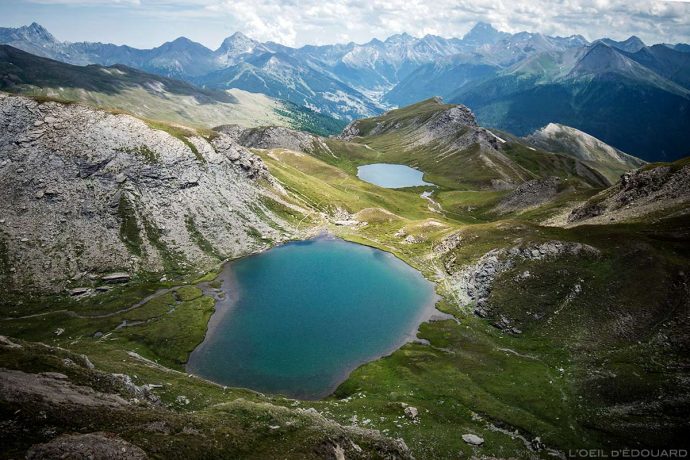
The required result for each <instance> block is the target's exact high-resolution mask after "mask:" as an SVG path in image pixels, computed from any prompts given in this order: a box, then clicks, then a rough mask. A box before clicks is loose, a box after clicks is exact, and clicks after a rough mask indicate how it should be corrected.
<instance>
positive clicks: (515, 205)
mask: <svg viewBox="0 0 690 460" xmlns="http://www.w3.org/2000/svg"><path fill="white" fill-rule="evenodd" d="M560 184H561V180H560V179H559V178H558V177H546V178H544V179H534V180H531V181H527V182H525V183H524V184H520V185H519V186H518V187H517V188H516V189H515V190H513V191H512V192H510V193H509V194H508V195H506V196H505V197H504V198H503V199H502V200H501V202H500V203H499V204H498V205H497V206H496V208H495V210H496V212H497V213H499V214H506V213H509V212H513V211H522V210H526V209H529V208H533V207H536V206H539V205H541V204H544V203H547V202H549V201H550V200H552V199H553V198H555V197H556V195H558V191H559V190H558V189H559V186H560Z"/></svg>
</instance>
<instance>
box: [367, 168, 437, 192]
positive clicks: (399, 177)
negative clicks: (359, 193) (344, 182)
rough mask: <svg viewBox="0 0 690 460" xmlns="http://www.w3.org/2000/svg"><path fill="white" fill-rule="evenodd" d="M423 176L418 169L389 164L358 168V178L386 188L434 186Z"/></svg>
mask: <svg viewBox="0 0 690 460" xmlns="http://www.w3.org/2000/svg"><path fill="white" fill-rule="evenodd" d="M423 176H424V173H423V172H422V171H419V170H418V169H414V168H410V167H409V166H405V165H396V164H389V163H375V164H371V165H364V166H359V167H358V168H357V177H359V178H360V179H362V180H363V181H366V182H369V183H370V184H374V185H378V186H379V187H385V188H402V187H414V186H417V185H434V184H430V183H428V182H424V180H422V177H423Z"/></svg>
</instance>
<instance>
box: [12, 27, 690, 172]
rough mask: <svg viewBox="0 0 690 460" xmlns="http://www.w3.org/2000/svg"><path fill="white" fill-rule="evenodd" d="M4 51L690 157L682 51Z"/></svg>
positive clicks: (22, 43)
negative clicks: (561, 133) (463, 111)
mask: <svg viewBox="0 0 690 460" xmlns="http://www.w3.org/2000/svg"><path fill="white" fill-rule="evenodd" d="M0 43H5V44H8V45H11V46H13V47H16V48H19V49H22V50H24V51H26V52H29V53H32V54H35V55H38V56H42V57H48V58H51V59H55V60H58V61H62V62H65V63H70V64H74V65H87V64H99V65H104V66H111V65H116V64H117V65H125V66H128V67H132V68H136V69H139V70H143V71H146V72H150V73H154V74H158V75H161V76H164V77H168V78H175V79H182V80H186V81H187V82H190V83H192V84H195V85H197V86H200V87H204V88H207V89H231V88H237V89H242V90H245V91H250V92H253V93H263V94H265V95H267V96H270V97H273V98H276V99H282V100H286V101H289V102H291V103H293V104H296V105H298V106H303V107H307V108H308V109H311V110H312V111H315V112H319V113H321V114H323V115H326V116H329V117H333V118H335V119H340V120H343V121H350V120H353V119H357V118H363V117H370V116H375V115H379V114H381V113H383V112H384V111H386V110H388V109H390V108H394V107H396V106H403V105H408V104H411V103H414V102H417V101H419V100H423V99H426V98H429V97H432V96H441V97H443V98H444V99H445V100H447V101H448V102H451V103H462V104H465V105H467V106H468V107H469V108H470V109H472V110H473V111H474V112H475V113H476V115H477V118H478V121H479V122H480V123H481V124H482V125H484V126H488V127H492V128H497V129H501V130H505V131H508V132H511V133H512V134H515V135H518V136H523V135H527V134H530V133H531V132H533V131H535V130H536V129H539V128H541V127H543V126H545V125H547V124H548V123H561V124H565V125H568V126H572V127H574V128H577V129H580V130H582V131H585V132H587V133H588V134H591V135H593V136H596V137H597V138H599V139H601V140H603V141H604V142H607V143H609V144H611V145H613V146H615V147H617V148H619V149H621V150H623V151H626V152H629V153H631V154H634V155H636V156H639V157H641V158H643V159H645V160H649V161H655V160H671V159H675V158H679V157H682V156H685V155H688V154H689V153H690V150H689V147H688V145H690V144H689V143H688V142H687V141H688V135H687V133H688V132H690V53H689V52H688V46H687V45H684V44H677V45H668V44H660V45H654V46H647V45H646V44H645V43H643V42H642V41H641V40H640V39H639V38H637V37H630V38H629V39H627V40H624V41H615V40H611V39H608V38H603V39H599V40H595V41H593V42H589V41H588V40H586V39H585V38H584V37H582V36H579V35H574V36H570V37H553V36H547V35H543V34H540V33H530V32H520V33H516V34H509V33H506V32H501V31H498V30H496V29H495V28H494V27H492V26H491V25H489V24H485V23H478V24H477V25H476V26H475V27H474V28H473V29H472V30H470V31H469V32H468V33H467V34H465V36H464V37H462V38H443V37H438V36H434V35H426V36H424V37H422V38H416V37H412V36H410V35H408V34H399V35H394V36H391V37H389V38H387V39H386V40H384V41H382V40H378V39H373V40H371V41H369V42H368V43H364V44H355V43H347V44H334V45H325V46H303V47H301V48H291V47H287V46H284V45H280V44H277V43H273V42H265V43H261V42H258V41H256V40H253V39H251V38H249V37H247V36H246V35H244V34H242V33H239V32H238V33H235V34H233V35H232V36H230V37H228V38H227V39H225V40H224V41H223V42H222V44H221V45H220V46H219V47H218V49H216V50H210V49H208V48H206V47H204V46H203V45H201V44H199V43H195V42H193V41H191V40H189V39H187V38H184V37H180V38H178V39H176V40H174V41H171V42H167V43H164V44H163V45H161V46H159V47H156V48H153V49H146V50H142V49H136V48H132V47H129V46H121V45H113V44H103V43H89V42H80V43H68V42H62V41H59V40H57V39H56V38H55V37H54V36H52V35H51V34H50V33H49V32H48V31H47V30H46V29H45V28H43V27H42V26H40V25H39V24H36V23H33V24H31V25H29V26H25V27H19V28H0ZM658 132H664V135H663V136H658V135H655V134H656V133H658Z"/></svg>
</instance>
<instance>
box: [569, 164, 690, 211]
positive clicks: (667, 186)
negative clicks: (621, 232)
mask: <svg viewBox="0 0 690 460" xmlns="http://www.w3.org/2000/svg"><path fill="white" fill-rule="evenodd" d="M689 205H690V164H686V165H671V166H657V167H653V168H650V169H646V168H643V169H638V170H637V171H633V172H629V173H626V174H623V175H622V176H621V178H620V180H619V181H618V183H616V185H614V186H612V187H610V188H609V189H607V190H605V191H603V192H601V193H600V194H598V195H596V196H594V197H593V198H591V199H590V200H589V201H587V202H586V203H585V204H584V205H582V206H580V207H578V208H575V209H574V210H573V211H572V212H571V213H570V215H569V216H568V222H571V223H579V222H587V223H605V222H610V221H625V220H629V219H635V218H639V217H643V216H645V215H648V214H651V213H653V212H656V211H661V210H663V209H670V208H673V207H683V206H684V207H685V211H686V212H687V211H688V206H689Z"/></svg>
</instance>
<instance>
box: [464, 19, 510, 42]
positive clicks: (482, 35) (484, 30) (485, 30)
mask: <svg viewBox="0 0 690 460" xmlns="http://www.w3.org/2000/svg"><path fill="white" fill-rule="evenodd" d="M509 35H510V34H508V33H506V32H500V31H499V30H497V29H495V28H494V26H492V25H491V24H489V23H486V22H478V23H477V24H475V26H474V27H472V29H471V30H470V31H469V32H467V33H466V34H465V36H464V37H463V38H462V41H463V42H464V43H465V44H467V45H492V44H494V43H496V42H498V41H499V40H502V39H504V38H506V37H508V36H509Z"/></svg>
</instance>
